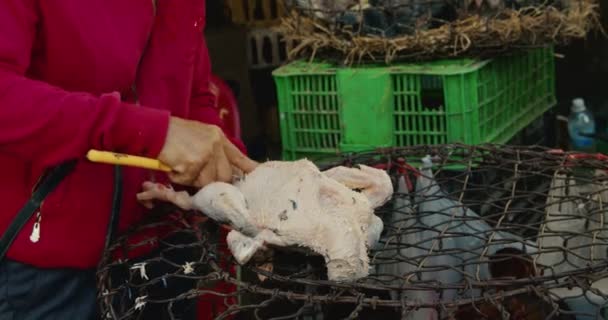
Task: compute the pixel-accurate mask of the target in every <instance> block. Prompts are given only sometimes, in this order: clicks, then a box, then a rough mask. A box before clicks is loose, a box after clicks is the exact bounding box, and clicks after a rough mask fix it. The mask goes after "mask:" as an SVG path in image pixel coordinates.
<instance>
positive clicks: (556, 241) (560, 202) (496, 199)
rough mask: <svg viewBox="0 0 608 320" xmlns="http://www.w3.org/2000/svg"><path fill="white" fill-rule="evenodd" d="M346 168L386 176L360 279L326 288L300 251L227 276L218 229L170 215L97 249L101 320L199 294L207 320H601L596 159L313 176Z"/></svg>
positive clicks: (601, 212)
mask: <svg viewBox="0 0 608 320" xmlns="http://www.w3.org/2000/svg"><path fill="white" fill-rule="evenodd" d="M427 156H428V157H427ZM425 157H426V160H425V161H426V162H425V161H422V159H423V158H425ZM428 160H431V162H432V167H428V165H429V162H428ZM425 163H426V164H425ZM357 164H366V165H371V166H375V167H376V168H381V169H385V170H387V171H388V172H389V173H390V176H391V177H392V179H393V183H394V187H395V193H394V194H393V197H392V199H391V201H389V202H388V203H387V204H386V205H384V206H383V207H381V208H379V209H378V210H376V215H378V216H379V217H381V218H382V220H383V221H384V231H383V233H382V236H381V240H380V243H379V244H378V245H376V247H374V248H372V250H370V253H369V256H370V263H371V270H370V275H369V276H368V277H366V278H363V279H359V280H357V281H354V282H332V281H328V280H327V275H326V268H325V262H324V260H323V258H321V257H319V256H316V255H314V254H312V253H311V252H310V251H307V250H305V249H288V248H283V249H281V248H275V250H274V251H273V252H274V254H272V255H267V256H260V257H258V258H257V259H256V260H255V261H251V262H249V263H248V264H247V265H244V266H241V267H239V268H234V264H235V263H234V262H233V261H232V256H231V255H230V252H229V251H227V250H226V248H225V245H224V244H223V243H222V238H223V237H225V231H223V228H222V227H220V226H218V225H216V224H214V223H213V222H211V221H205V222H201V221H199V222H196V223H192V222H191V221H192V217H196V216H199V215H198V214H196V213H177V214H173V215H172V217H173V219H166V218H165V219H160V218H154V217H151V220H150V221H147V222H146V223H143V224H142V225H140V226H138V227H137V228H134V229H133V230H132V232H131V233H130V234H131V235H132V234H135V233H138V232H139V233H141V230H146V229H158V227H159V226H165V227H167V230H173V231H171V232H170V235H169V236H168V237H164V238H162V239H161V238H154V237H143V238H141V239H144V240H131V241H126V239H127V238H128V237H129V235H125V236H123V237H122V238H120V239H118V240H117V241H116V242H115V243H114V245H113V247H112V250H111V251H114V254H110V251H108V253H107V254H106V257H105V258H104V261H103V263H102V264H101V266H100V269H99V275H98V276H99V277H98V279H99V291H100V305H101V308H102V311H103V314H104V315H105V316H106V317H107V318H109V319H131V318H141V319H148V318H155V319H156V318H159V317H160V313H164V314H165V315H166V318H167V319H177V318H179V317H180V315H179V312H181V311H180V310H181V309H180V304H182V303H184V302H185V301H187V300H189V299H199V298H200V299H201V301H212V300H213V301H216V302H217V303H216V304H215V306H216V307H214V308H212V309H213V310H211V311H210V313H212V315H213V317H215V318H217V319H414V320H418V319H463V320H464V319H603V317H604V312H605V306H606V304H607V301H608V300H607V297H608V283H606V282H605V281H604V279H606V278H607V277H608V260H607V255H608V227H607V224H606V221H607V219H608V210H607V209H606V205H607V203H606V202H607V201H608V172H607V171H606V170H608V166H607V164H608V162H607V159H606V158H605V157H603V156H601V155H586V154H574V153H563V152H560V151H552V150H548V149H542V148H532V147H510V146H493V145H487V146H477V147H471V146H464V145H444V146H418V147H407V148H401V149H395V150H384V151H378V152H372V153H365V154H356V155H352V156H350V157H348V158H343V159H340V160H339V161H338V162H334V163H331V164H329V165H321V167H322V168H328V167H332V166H335V165H344V166H355V165H357ZM161 211H163V210H159V212H157V214H158V215H157V217H161V216H165V217H166V215H164V213H163V212H161ZM164 211H166V212H174V210H172V209H171V208H165V209H164ZM186 221H190V222H186ZM131 238H132V236H131ZM138 239H139V238H138ZM149 243H158V244H159V246H158V248H157V249H155V251H153V253H151V254H147V255H144V257H145V258H137V259H132V260H129V259H125V258H124V257H126V256H128V255H129V252H130V251H133V250H137V248H138V247H141V246H145V245H147V244H149ZM117 255H118V256H122V259H115V258H116V256H117ZM175 283H177V285H175ZM175 288H177V289H175ZM146 312H147V313H146Z"/></svg>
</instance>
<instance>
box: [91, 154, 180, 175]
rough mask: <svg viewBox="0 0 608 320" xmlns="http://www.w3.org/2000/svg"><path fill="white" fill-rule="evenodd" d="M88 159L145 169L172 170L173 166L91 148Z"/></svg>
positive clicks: (153, 160)
mask: <svg viewBox="0 0 608 320" xmlns="http://www.w3.org/2000/svg"><path fill="white" fill-rule="evenodd" d="M87 159H89V161H91V162H97V163H105V164H114V165H121V166H129V167H137V168H143V169H150V170H157V171H164V172H171V168H170V167H169V166H167V165H166V164H164V163H162V162H160V161H159V160H156V159H150V158H144V157H138V156H132V155H128V154H122V153H114V152H108V151H98V150H90V151H89V152H88V153H87Z"/></svg>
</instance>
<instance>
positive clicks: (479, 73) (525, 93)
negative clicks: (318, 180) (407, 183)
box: [274, 47, 556, 160]
mask: <svg viewBox="0 0 608 320" xmlns="http://www.w3.org/2000/svg"><path fill="white" fill-rule="evenodd" d="M554 68H555V67H554V53H553V49H552V47H547V48H537V49H531V50H527V51H522V52H518V53H514V54H511V55H505V56H500V57H496V58H493V59H488V60H475V59H450V60H440V61H431V62H423V63H409V64H393V65H391V66H370V65H365V66H356V67H342V66H336V65H334V64H331V63H324V62H313V63H310V62H304V61H298V62H294V63H291V64H288V65H286V66H283V67H282V68H279V69H277V70H276V71H275V72H274V77H275V81H276V84H277V89H278V96H279V112H280V113H279V114H280V125H281V137H282V142H283V158H284V159H298V158H302V157H306V158H309V159H312V160H320V159H322V158H324V157H333V156H336V155H339V154H344V153H350V152H358V151H366V150H373V149H376V148H380V147H401V146H410V145H417V144H427V145H434V144H445V143H457V142H460V143H465V144H481V143H506V142H508V141H509V140H510V139H511V138H512V137H514V136H515V135H516V134H517V133H518V132H519V131H521V130H522V129H523V128H524V127H526V126H527V125H529V124H530V123H532V122H533V121H534V120H536V119H538V118H539V117H540V116H541V115H542V114H543V113H544V112H546V111H547V110H549V109H550V108H551V107H552V106H554V105H555V103H556V96H555V71H554Z"/></svg>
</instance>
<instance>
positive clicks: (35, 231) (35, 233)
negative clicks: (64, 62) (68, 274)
mask: <svg viewBox="0 0 608 320" xmlns="http://www.w3.org/2000/svg"><path fill="white" fill-rule="evenodd" d="M151 1H152V17H153V20H152V27H151V28H150V30H148V36H147V37H146V43H145V45H144V50H143V52H142V54H141V56H140V57H139V60H138V61H137V67H136V68H137V69H136V71H135V81H134V82H133V85H132V86H131V90H133V95H134V98H135V104H136V105H139V97H138V95H137V85H136V84H135V83H136V82H137V77H138V74H139V68H140V66H141V61H142V60H143V57H144V55H145V53H146V51H147V49H148V45H149V43H150V38H151V36H152V29H153V28H154V21H155V19H156V12H157V5H158V3H157V1H158V0H151ZM42 177H44V174H42V175H41V176H40V177H39V178H38V181H36V183H35V184H34V187H33V189H32V194H33V193H34V190H36V188H37V187H38V184H40V181H41V180H42ZM43 205H44V200H43V201H42V202H41V203H40V207H39V208H38V211H37V212H36V221H35V222H34V226H33V228H32V233H31V234H30V241H31V242H32V243H38V241H40V237H41V233H40V231H41V226H42V206H43Z"/></svg>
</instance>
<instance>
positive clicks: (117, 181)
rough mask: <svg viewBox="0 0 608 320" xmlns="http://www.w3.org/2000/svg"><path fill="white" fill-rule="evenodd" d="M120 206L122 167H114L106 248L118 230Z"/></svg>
mask: <svg viewBox="0 0 608 320" xmlns="http://www.w3.org/2000/svg"><path fill="white" fill-rule="evenodd" d="M121 206H122V168H121V167H120V166H115V167H114V193H113V194H112V211H111V212H110V222H109V223H108V232H107V235H106V246H105V248H106V250H107V249H108V248H110V244H112V241H114V238H115V237H116V232H117V231H118V221H119V216H120V208H121Z"/></svg>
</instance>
